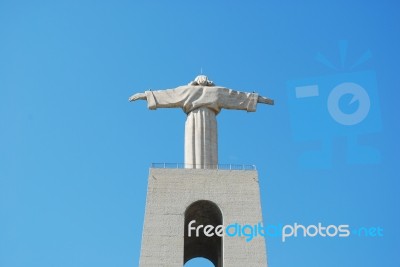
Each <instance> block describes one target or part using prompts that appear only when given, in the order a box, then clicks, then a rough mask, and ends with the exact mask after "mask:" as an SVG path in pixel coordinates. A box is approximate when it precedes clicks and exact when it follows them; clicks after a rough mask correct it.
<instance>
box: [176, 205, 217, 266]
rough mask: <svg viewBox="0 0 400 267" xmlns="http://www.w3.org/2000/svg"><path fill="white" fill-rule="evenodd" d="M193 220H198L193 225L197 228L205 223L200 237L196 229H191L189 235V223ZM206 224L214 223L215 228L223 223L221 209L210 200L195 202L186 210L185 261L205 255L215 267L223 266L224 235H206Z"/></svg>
mask: <svg viewBox="0 0 400 267" xmlns="http://www.w3.org/2000/svg"><path fill="white" fill-rule="evenodd" d="M192 220H196V222H195V223H192V224H191V227H195V228H196V229H197V227H198V226H199V225H203V228H200V231H199V236H198V237H197V236H196V231H195V230H192V231H191V236H190V237H189V232H188V225H189V223H190V222H191V221H192ZM206 225H212V226H213V227H214V229H215V227H217V226H218V225H222V213H221V210H220V209H219V208H218V206H217V205H216V204H215V203H213V202H211V201H208V200H199V201H196V202H193V203H192V204H190V206H189V207H187V209H186V211H185V240H184V263H186V262H187V261H189V260H191V259H193V258H196V257H203V258H206V259H208V260H210V261H211V262H212V263H213V264H214V265H215V267H222V237H220V236H217V235H215V234H214V235H213V236H211V237H208V236H206V235H205V234H204V231H203V229H204V226H206ZM213 232H214V233H215V231H213Z"/></svg>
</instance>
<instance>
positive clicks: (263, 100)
mask: <svg viewBox="0 0 400 267" xmlns="http://www.w3.org/2000/svg"><path fill="white" fill-rule="evenodd" d="M257 103H262V104H267V105H274V103H275V102H274V100H273V99H270V98H267V97H263V96H260V95H259V96H258V99H257Z"/></svg>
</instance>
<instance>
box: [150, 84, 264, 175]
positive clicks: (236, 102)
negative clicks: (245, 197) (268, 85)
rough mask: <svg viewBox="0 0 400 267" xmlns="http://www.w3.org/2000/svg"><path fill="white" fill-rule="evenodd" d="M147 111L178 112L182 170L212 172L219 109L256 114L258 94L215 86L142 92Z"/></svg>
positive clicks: (186, 86)
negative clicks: (181, 122) (180, 113)
mask: <svg viewBox="0 0 400 267" xmlns="http://www.w3.org/2000/svg"><path fill="white" fill-rule="evenodd" d="M145 94H146V97H147V103H148V108H149V109H157V108H182V109H183V111H184V112H185V113H186V114H187V118H186V123H185V168H193V169H204V168H206V169H215V168H217V165H218V140H217V120H216V116H217V115H218V113H219V112H220V111H221V109H235V110H246V111H249V112H254V111H256V107H257V100H258V94H257V93H245V92H239V91H235V90H232V89H229V88H225V87H219V86H201V85H185V86H179V87H177V88H174V89H166V90H157V91H146V92H145Z"/></svg>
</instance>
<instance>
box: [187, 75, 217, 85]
mask: <svg viewBox="0 0 400 267" xmlns="http://www.w3.org/2000/svg"><path fill="white" fill-rule="evenodd" d="M189 85H203V86H214V83H213V82H212V81H209V80H208V77H207V76H205V75H199V76H197V77H196V78H195V79H194V81H192V82H190V83H189Z"/></svg>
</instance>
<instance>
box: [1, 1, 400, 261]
mask: <svg viewBox="0 0 400 267" xmlns="http://www.w3.org/2000/svg"><path fill="white" fill-rule="evenodd" d="M216 2H217V1H202V2H198V1H86V0H79V1H77V0H71V1H18V0H17V1H5V0H3V1H0V266H2V267H3V266H4V267H50V266H57V267H64V266H65V267H71V266H73V267H80V266H82V267H87V266H96V267H102V266H104V267H110V266H118V267H124V266H126V267H128V266H137V263H138V260H139V252H140V242H141V232H142V225H143V217H144V206H145V197H146V186H147V174H148V168H149V166H150V163H151V162H182V161H183V134H184V132H183V131H184V121H185V115H184V113H183V112H182V111H181V110H173V109H168V110H167V109H165V110H157V111H149V110H147V108H146V104H145V103H144V102H140V103H134V104H132V103H128V97H129V96H130V95H131V94H133V93H135V92H140V91H144V90H147V89H164V88H171V87H175V86H178V85H182V84H186V83H188V82H189V81H190V80H192V79H193V78H194V77H195V76H196V75H197V74H199V72H200V69H201V68H202V69H203V73H205V74H207V75H208V76H209V77H210V79H211V80H213V81H214V82H215V83H216V84H218V85H222V86H227V87H230V88H233V89H237V90H243V91H257V92H259V93H260V94H262V95H265V96H268V97H271V98H273V99H275V101H276V105H275V106H274V107H270V106H259V107H258V110H257V112H256V113H246V112H240V111H222V113H221V114H220V115H219V116H218V123H219V156H220V158H219V161H220V162H221V163H248V164H256V165H257V168H258V171H259V176H260V189H261V197H262V208H263V216H264V223H266V224H278V223H281V224H293V223H295V222H298V223H302V224H307V225H308V224H316V223H318V222H322V223H324V224H350V225H351V226H352V227H361V226H366V227H378V226H379V227H382V228H383V229H384V236H383V237H375V238H373V237H355V236H351V237H349V238H347V239H339V238H331V239H323V238H315V239H312V238H297V239H290V240H288V241H287V242H285V243H282V242H281V241H280V239H279V238H268V239H267V248H268V257H269V264H270V266H271V267H286V266H298V267H303V266H304V267H310V266H318V267H319V266H324V267H333V266H335V267H336V266H342V267H354V266H363V267H377V266H385V267H397V266H399V264H400V261H399V257H398V252H399V251H400V231H399V228H398V226H399V225H400V216H399V203H400V194H399V185H400V182H399V178H400V177H399V174H398V173H399V172H398V162H399V160H398V158H399V151H400V147H399V142H398V136H399V135H400V131H399V118H398V115H399V112H398V110H397V108H396V107H398V106H399V105H398V103H399V100H398V99H399V96H400V93H399V91H400V88H399V84H400V75H399V74H398V71H399V62H400V56H399V54H400V53H399V47H400V37H399V36H400V32H399V31H400V30H399V25H400V17H399V16H398V10H399V6H398V4H397V3H395V1H302V2H303V3H299V2H298V1H291V2H289V1H250V2H249V1H248V2H246V3H245V2H243V1H241V2H240V3H238V1H230V2H229V3H228V2H226V3H222V1H218V3H216ZM342 40H346V41H347V50H345V49H344V47H345V46H344V44H345V42H341V41H342ZM340 44H342V45H340ZM340 47H342V49H340ZM340 51H342V52H340ZM345 51H347V52H346V53H345ZM367 51H370V53H367V55H371V56H370V57H366V58H367V59H368V60H366V61H365V62H361V64H359V65H357V66H354V67H353V68H352V65H354V63H355V62H357V60H358V59H360V58H362V56H363V55H364V53H365V52H367ZM319 53H320V55H323V56H324V58H326V59H327V60H328V61H329V62H331V64H332V66H334V67H335V68H333V67H332V66H331V67H329V66H328V65H329V64H328V63H327V61H324V62H325V64H322V63H321V61H323V60H319V61H318V60H317V55H318V54H319ZM319 58H320V59H321V57H319ZM342 63H343V64H342ZM365 71H369V72H365ZM341 82H354V83H357V84H360V85H361V86H362V87H363V88H364V89H365V90H366V91H367V93H368V95H369V99H370V103H371V108H370V113H369V114H368V116H367V117H366V119H365V120H364V121H363V122H362V123H360V124H358V125H355V126H348V127H345V126H343V125H339V124H338V123H337V122H335V121H334V120H332V117H330V116H329V114H328V113H327V109H326V107H327V96H328V94H329V92H330V91H331V90H332V89H333V87H334V86H336V85H338V84H340V83H341ZM304 85H319V86H320V90H321V91H320V95H319V97H314V98H310V99H308V100H309V101H308V100H307V99H295V98H294V97H293V92H294V90H295V87H296V86H304ZM346 97H347V98H346ZM348 97H349V96H343V98H341V100H340V103H339V104H338V105H340V108H341V110H343V112H344V113H346V114H352V113H353V112H356V110H357V109H358V108H359V105H361V104H360V103H359V102H360V101H356V102H355V103H352V104H351V101H350V99H351V98H348ZM350 97H351V95H350ZM303 100H304V101H303ZM300 101H303V102H300ZM307 101H308V102H307ZM354 136H357V138H358V142H359V143H361V144H364V145H366V146H369V147H370V148H373V149H374V153H369V154H367V153H364V152H363V153H361V154H356V153H355V152H357V150H355V149H353V147H352V146H349V145H348V144H349V142H348V140H353V139H354ZM322 140H323V141H322ZM321 144H325V145H327V146H326V148H325V150H323V151H324V152H325V156H326V155H328V156H327V157H322V156H317V157H314V158H313V157H308V158H307V157H305V156H304V155H305V154H303V152H307V151H311V150H313V149H318V148H319V147H321ZM302 155H303V156H302ZM354 161H358V162H357V163H355V164H354ZM310 162H311V163H310ZM194 266H199V265H195V264H193V265H192V267H194Z"/></svg>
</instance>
